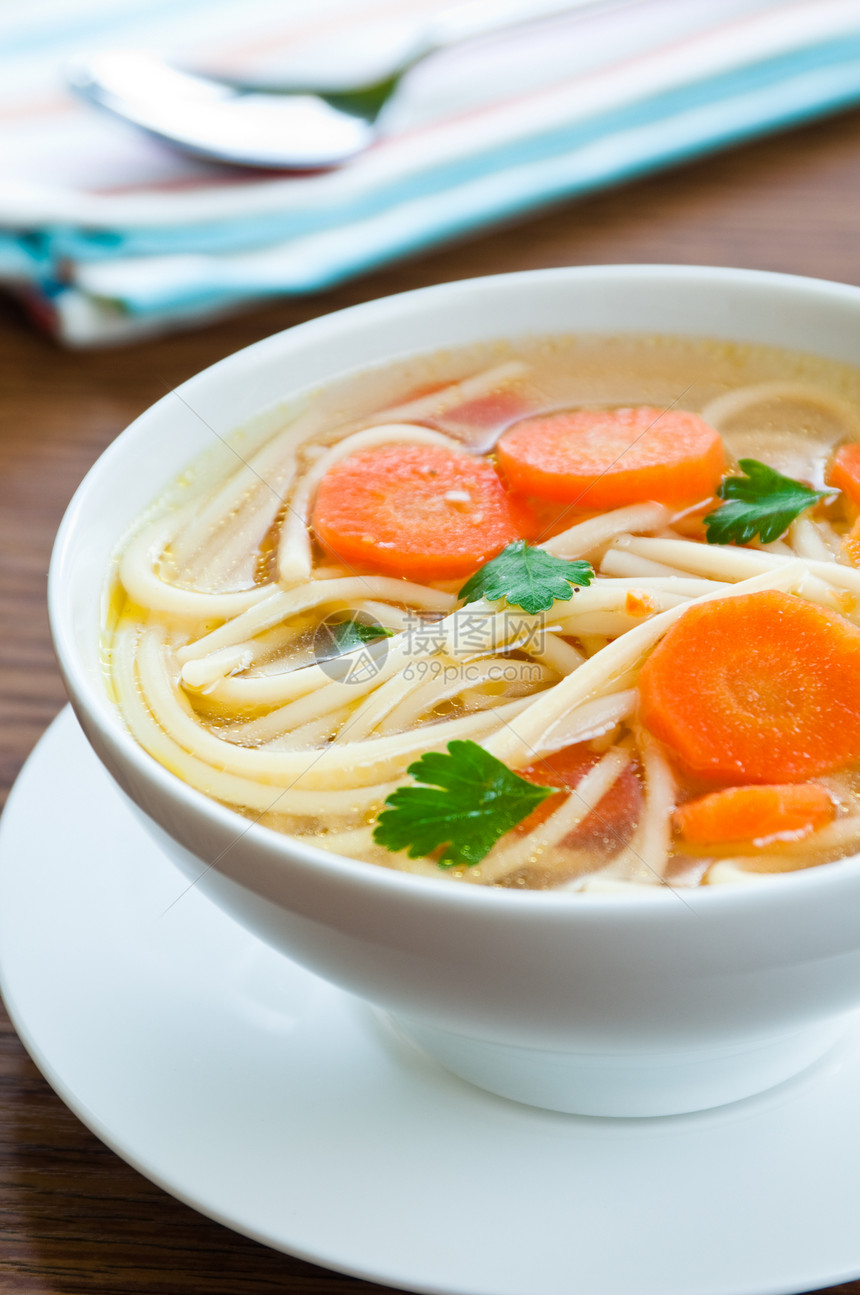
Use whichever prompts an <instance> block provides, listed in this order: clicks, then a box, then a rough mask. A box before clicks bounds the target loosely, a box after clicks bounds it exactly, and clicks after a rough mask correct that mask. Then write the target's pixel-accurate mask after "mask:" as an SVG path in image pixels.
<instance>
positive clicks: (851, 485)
mask: <svg viewBox="0 0 860 1295" xmlns="http://www.w3.org/2000/svg"><path fill="white" fill-rule="evenodd" d="M827 484H828V485H829V486H835V487H836V489H837V490H841V491H843V493H844V494H846V495H847V496H848V498H849V499H850V500H851V502H852V504H856V505H857V506H858V507H860V442H856V441H855V442H854V443H853V444H851V445H840V447H839V449H838V450H837V451H836V454H835V455H834V456H833V460H832V462H831V464H830V468H829V470H828V472H827Z"/></svg>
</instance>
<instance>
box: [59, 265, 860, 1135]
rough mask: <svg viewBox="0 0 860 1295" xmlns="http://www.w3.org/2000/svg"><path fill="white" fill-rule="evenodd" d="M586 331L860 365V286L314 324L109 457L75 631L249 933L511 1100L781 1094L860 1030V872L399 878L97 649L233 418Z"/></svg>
mask: <svg viewBox="0 0 860 1295" xmlns="http://www.w3.org/2000/svg"><path fill="white" fill-rule="evenodd" d="M577 331H580V332H586V331H597V332H616V333H617V332H644V333H671V334H689V335H698V336H710V337H721V338H731V339H735V340H738V341H744V342H761V343H767V344H772V345H776V346H783V347H788V348H792V349H801V350H805V351H809V352H813V353H816V354H819V355H823V356H828V357H830V358H833V359H836V360H840V361H845V362H852V361H856V357H857V355H858V354H860V290H858V289H856V288H850V287H845V286H842V285H839V284H833V283H825V282H820V281H814V280H808V279H796V278H790V277H787V276H783V275H771V274H763V273H757V272H752V271H745V270H719V269H701V268H687V267H678V266H672V267H661V266H610V267H597V266H594V267H583V268H577V269H563V270H549V271H541V272H537V273H528V274H517V275H508V276H503V277H498V278H485V279H477V280H473V281H469V282H461V283H454V284H448V285H445V286H441V287H436V288H428V289H424V290H422V291H419V292H412V293H407V294H406V295H404V296H400V297H392V298H389V299H387V300H384V301H377V302H373V303H370V304H368V305H363V306H357V307H354V308H353V309H351V310H346V311H343V312H341V313H338V314H334V315H329V316H326V317H324V318H321V319H316V320H314V321H313V322H311V323H307V324H303V325H301V326H299V327H297V328H293V329H290V330H288V331H287V332H285V333H281V334H279V335H278V336H276V337H271V338H269V339H268V340H266V341H264V342H260V343H258V344H257V345H255V346H251V347H249V348H248V349H247V350H245V351H241V352H239V354H237V355H233V356H231V357H230V358H229V359H226V360H223V361H222V362H221V363H219V364H216V365H215V366H214V367H213V368H211V369H207V370H206V372H204V373H202V374H199V375H198V376H197V377H195V378H192V379H191V380H190V381H189V382H187V383H185V384H184V385H183V387H181V388H180V392H181V397H182V399H181V400H179V399H177V398H176V396H173V395H170V396H166V397H165V398H164V399H163V400H160V401H159V402H158V404H156V405H154V406H153V408H151V409H149V410H148V411H147V412H146V413H145V414H143V415H142V416H141V417H140V418H138V419H137V420H136V421H135V422H134V423H133V424H132V425H131V426H130V427H129V428H128V429H127V430H126V431H125V432H124V433H123V434H122V436H120V437H119V438H118V439H117V441H116V442H115V443H114V444H113V445H112V446H111V447H110V449H109V450H108V451H107V452H106V453H105V454H104V455H103V456H102V457H101V459H100V460H99V461H98V463H97V464H96V465H95V467H94V468H93V469H92V471H91V472H90V473H89V475H88V476H87V478H86V479H85V481H84V482H83V484H82V485H81V487H80V489H79V490H78V492H77V494H76V495H75V497H74V499H73V501H72V503H71V505H70V507H69V510H68V512H67V514H66V517H65V519H64V521H63V524H62V526H61V529H60V532H59V535H58V537H57V543H56V548H55V552H54V557H53V562H52V566H51V576H50V613H51V622H52V627H53V633H54V639H55V644H56V649H57V653H58V656H59V660H60V665H61V668H62V671H63V674H64V677H65V680H66V684H67V687H68V690H69V695H70V697H71V699H72V704H73V706H74V708H75V711H76V712H77V715H78V718H79V720H80V722H81V724H82V726H83V728H84V730H85V732H86V734H87V736H88V738H89V740H90V742H91V743H92V745H93V747H94V748H95V750H96V751H97V753H98V755H99V756H100V757H101V759H102V761H103V762H104V764H105V765H106V767H107V768H108V770H109V771H110V773H111V774H112V775H113V777H114V779H115V780H116V782H117V783H118V784H119V786H120V787H121V788H122V790H123V791H124V792H125V793H126V795H127V796H128V797H129V798H130V799H131V801H132V802H133V803H134V805H135V806H137V808H138V810H139V812H140V813H141V816H142V818H143V821H144V822H145V823H146V824H147V825H148V826H149V828H150V829H151V831H152V833H153V835H154V837H155V838H156V840H157V841H158V843H159V844H160V846H161V847H162V848H163V849H164V850H165V851H166V852H167V854H169V855H170V857H171V858H172V859H173V860H174V861H175V862H176V863H177V864H178V866H179V867H180V868H181V869H182V871H183V872H184V873H185V875H186V876H187V877H188V878H189V879H193V880H194V882H195V884H196V886H197V888H198V890H200V891H203V892H205V893H206V894H207V895H209V896H210V897H211V898H212V899H213V900H214V901H215V902H216V903H217V904H219V905H221V907H223V908H224V909H225V910H226V911H227V912H229V913H230V914H231V915H232V916H233V917H234V918H235V919H236V920H237V921H238V922H241V923H242V924H243V925H244V926H245V927H247V929H248V930H250V931H252V932H254V933H255V934H256V935H258V936H261V937H262V938H263V939H265V940H267V941H269V942H270V943H271V944H272V945H274V946H275V947H276V948H277V949H279V950H281V951H283V952H284V953H285V954H287V955H288V956H289V957H291V958H294V959H295V960H296V961H297V962H300V963H302V964H303V965H305V966H306V967H309V968H310V969H311V970H312V971H314V972H316V973H317V974H319V975H320V976H323V977H325V978H326V979H327V980H330V981H332V982H334V983H335V984H337V985H339V986H341V987H343V988H344V989H346V990H349V991H350V992H352V993H354V994H357V995H359V996H361V997H362V998H364V999H366V1000H368V1001H369V1002H370V1003H372V1004H375V1005H376V1006H377V1007H380V1008H382V1009H384V1010H385V1011H387V1012H390V1013H392V1014H393V1016H394V1018H395V1019H396V1021H397V1022H398V1024H399V1025H400V1027H401V1029H402V1030H403V1031H404V1032H405V1033H406V1034H407V1035H408V1036H409V1037H410V1038H411V1039H413V1040H414V1041H415V1042H417V1043H418V1044H419V1045H421V1046H422V1047H424V1048H425V1049H427V1050H428V1051H429V1052H431V1053H432V1054H433V1055H435V1056H436V1057H437V1058H438V1059H439V1060H440V1061H441V1062H442V1063H443V1064H444V1065H445V1066H447V1067H448V1068H449V1069H451V1070H453V1071H454V1072H455V1073H457V1074H459V1075H461V1076H463V1077H464V1078H466V1079H469V1080H471V1081H473V1082H474V1083H476V1084H479V1085H481V1086H482V1087H485V1088H487V1089H490V1090H491V1091H493V1092H496V1093H500V1094H503V1095H504V1096H508V1097H512V1098H515V1099H517V1100H519V1101H523V1102H529V1103H532V1104H534V1105H538V1106H546V1107H549V1108H552V1109H555V1110H561V1111H571V1112H580V1113H584V1114H597V1115H655V1114H668V1113H675V1112H681V1111H689V1110H697V1109H701V1108H703V1107H708V1106H715V1105H719V1104H721V1103H724V1102H729V1101H733V1100H736V1099H738V1098H742V1097H744V1096H747V1095H749V1094H751V1093H754V1092H758V1091H760V1090H762V1089H764V1088H766V1087H768V1086H770V1085H772V1084H775V1083H777V1082H779V1081H781V1080H783V1079H785V1078H787V1077H788V1076H789V1075H792V1074H794V1073H796V1072H797V1071H799V1070H800V1069H802V1068H803V1067H804V1066H806V1065H808V1064H810V1063H811V1062H812V1061H813V1060H815V1059H816V1058H817V1057H818V1056H819V1055H821V1054H822V1052H823V1051H824V1050H825V1049H826V1048H828V1047H829V1046H830V1044H831V1043H832V1042H833V1040H834V1039H835V1038H836V1037H838V1035H839V1034H840V1032H841V1031H842V1030H843V1029H844V1028H845V1027H846V1024H847V1020H848V1014H849V1013H851V1011H852V1010H853V1009H855V1008H856V1007H857V1006H858V1005H860V860H858V859H856V858H854V859H850V860H844V861H841V862H839V863H833V864H829V865H826V866H824V867H820V868H813V869H810V870H808V871H804V872H800V873H794V874H791V875H788V876H777V877H773V878H771V879H769V880H768V881H767V883H761V884H758V885H747V886H740V887H712V888H707V887H706V888H703V889H699V890H694V891H690V892H685V893H684V894H683V896H681V895H679V894H678V893H677V892H673V891H670V890H657V891H655V893H654V894H653V895H649V896H647V897H642V896H636V897H623V898H621V897H618V896H615V895H612V896H589V897H583V896H578V895H569V894H553V893H549V892H515V891H508V890H487V889H483V888H481V887H477V886H464V885H457V884H455V883H452V882H446V881H445V880H441V879H440V880H439V881H438V882H437V881H435V880H433V879H425V878H420V877H414V876H409V875H405V874H403V873H399V872H394V871H388V870H386V869H382V868H379V867H376V866H374V865H371V864H365V863H361V862H356V861H353V860H348V859H343V858H340V857H337V856H335V855H332V854H329V853H327V852H326V851H324V850H319V849H316V848H314V847H313V846H310V845H307V844H304V843H301V842H299V841H296V840H293V839H291V838H289V837H285V836H281V835H279V834H277V833H275V832H273V831H270V830H269V829H266V828H262V827H259V826H256V825H253V824H249V823H248V821H247V820H246V819H244V818H242V817H240V816H239V815H238V814H236V813H234V812H232V811H231V810H229V809H226V808H224V807H223V806H221V805H219V804H217V803H215V802H214V801H211V800H209V799H207V798H206V797H205V796H204V795H202V794H201V793H199V792H197V791H195V790H194V789H192V788H191V787H188V786H186V785H185V784H184V783H183V782H181V781H180V780H179V779H178V778H176V777H175V776H174V775H173V774H171V773H170V772H169V771H168V770H167V769H165V768H163V767H162V766H161V765H159V764H158V763H157V762H156V761H155V760H153V759H152V758H151V757H150V756H149V755H147V753H146V752H145V751H143V750H142V749H141V748H140V747H139V746H138V745H137V744H136V742H135V741H134V740H133V739H132V738H131V737H130V736H129V734H128V733H127V731H126V729H125V727H124V725H123V721H122V719H121V718H120V716H119V714H118V712H117V710H116V709H115V707H114V705H113V704H112V702H111V701H110V699H109V698H108V696H107V694H106V692H105V688H104V683H103V676H102V672H101V668H100V663H99V637H100V625H101V604H102V595H103V590H104V585H105V573H106V569H107V564H108V560H109V557H110V555H111V554H112V552H113V551H114V549H115V548H116V545H117V544H118V542H119V540H120V539H121V537H122V536H123V534H124V533H125V531H126V530H127V528H128V527H129V525H130V524H131V523H132V521H133V520H134V518H135V517H136V516H137V514H139V513H140V512H141V511H142V510H143V509H144V508H145V507H146V506H147V505H148V504H149V503H150V501H151V500H152V499H153V498H154V497H155V496H156V495H157V494H158V493H159V492H160V491H161V490H162V489H163V487H164V486H165V485H166V484H168V483H169V482H170V481H171V480H172V479H173V478H174V477H176V476H177V475H178V473H179V472H180V470H181V469H182V468H183V467H184V466H185V465H186V464H187V463H188V461H189V460H191V459H193V458H194V457H195V456H196V455H197V454H198V453H200V452H201V451H202V450H204V449H207V448H209V446H210V445H211V442H212V435H213V430H212V429H214V431H215V432H217V433H218V434H219V435H222V436H223V435H227V434H229V432H230V431H231V429H233V428H235V427H238V426H239V425H241V424H242V423H244V422H246V421H247V420H248V419H249V418H251V417H252V416H253V415H255V414H257V413H259V412H260V411H261V410H264V409H266V408H267V407H269V406H272V405H274V404H276V403H278V402H280V401H282V400H283V399H284V398H285V397H286V396H290V395H292V394H294V393H295V392H297V391H298V390H299V389H300V388H303V387H306V386H317V385H319V384H320V383H322V382H325V381H326V380H328V379H330V378H333V377H335V376H337V375H339V374H341V373H343V372H344V371H346V370H348V369H352V368H354V367H357V366H358V367H360V366H364V365H369V364H374V363H378V362H380V361H382V360H385V359H386V358H397V357H403V356H405V355H408V354H410V353H416V352H424V351H429V352H432V351H434V350H438V349H440V348H443V347H444V348H448V347H452V346H457V345H461V344H468V343H471V342H475V341H479V340H482V339H492V338H495V337H498V336H501V335H505V334H507V335H509V336H518V335H523V334H529V333H532V334H536V333H555V332H562V333H564V332H577ZM191 411H194V412H193V413H192V412H191ZM93 812H94V813H97V812H98V810H97V807H94V811H93Z"/></svg>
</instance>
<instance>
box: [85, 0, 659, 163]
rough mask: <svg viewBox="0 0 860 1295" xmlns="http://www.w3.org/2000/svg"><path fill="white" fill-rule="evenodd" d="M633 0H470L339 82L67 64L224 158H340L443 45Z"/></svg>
mask: <svg viewBox="0 0 860 1295" xmlns="http://www.w3.org/2000/svg"><path fill="white" fill-rule="evenodd" d="M635 2H636V0H470V3H467V4H463V5H460V6H458V7H457V8H454V9H449V10H448V11H446V12H444V13H442V14H440V15H438V17H437V18H435V19H434V20H433V22H432V23H430V24H428V25H426V26H424V27H422V28H420V29H416V30H414V31H413V32H411V33H409V34H408V35H407V36H406V37H405V38H404V39H403V40H401V41H400V42H399V48H397V49H395V50H393V51H392V50H389V51H387V54H386V56H387V59H388V65H387V67H385V68H384V69H383V70H380V69H379V68H378V67H377V68H376V69H374V71H373V73H372V74H371V75H370V77H368V75H367V74H365V76H364V77H362V78H361V79H360V80H359V81H358V83H357V84H353V85H338V86H336V87H333V88H320V87H314V88H311V87H306V86H297V87H289V86H284V85H275V86H273V85H271V84H265V85H260V84H257V85H254V86H250V85H248V84H247V83H241V82H238V83H232V82H228V81H226V80H223V79H219V80H216V79H213V78H211V77H204V76H198V75H196V74H193V73H191V72H184V71H180V70H179V69H178V68H175V67H172V66H171V65H170V64H169V63H167V62H165V61H164V60H163V59H162V58H160V57H158V56H157V55H154V54H149V53H144V52H141V51H134V50H117V51H103V52H100V53H96V54H93V55H90V56H89V57H82V58H78V59H76V60H75V61H74V62H73V63H72V64H70V66H69V67H68V68H67V79H68V84H69V87H70V89H72V90H74V91H75V93H76V94H78V95H80V96H82V97H83V98H84V99H86V100H87V101H89V102H90V103H93V104H95V105H97V106H98V107H99V108H102V109H104V110H105V111H107V112H110V113H112V114H113V115H114V116H116V117H121V118H122V119H123V120H124V121H127V122H130V123H131V124H132V125H134V126H137V127H139V128H140V129H141V130H144V131H146V132H147V134H149V135H154V136H155V137H156V138H157V139H160V140H164V141H166V142H167V143H169V144H173V145H174V146H176V147H178V148H180V149H182V151H184V152H187V153H191V154H193V155H194V156H197V157H204V158H208V159H212V160H214V161H218V162H230V163H233V164H237V165H240V166H249V167H260V168H264V169H265V168H267V169H272V170H297V171H311V170H319V169H323V168H327V167H335V166H341V165H343V163H345V162H348V161H349V160H350V159H351V158H353V157H355V156H356V155H357V154H359V153H361V152H363V151H364V150H365V149H366V148H368V147H369V146H370V145H371V144H372V143H373V141H374V140H375V139H376V138H377V137H378V135H379V134H380V133H381V124H382V123H381V117H382V113H383V109H384V108H385V106H386V104H387V103H388V102H389V101H390V99H391V98H392V96H393V95H394V94H395V92H396V91H397V88H398V86H399V84H400V82H401V80H402V78H403V77H404V75H405V74H406V73H407V72H408V71H409V70H410V69H411V68H413V67H415V65H416V64H417V63H419V62H421V60H422V59H424V58H427V57H428V56H429V55H430V54H434V53H436V52H437V51H439V50H442V49H446V48H448V47H449V46H451V45H455V44H459V43H460V42H462V41H466V40H472V39H474V38H475V37H479V36H483V35H489V34H492V33H494V32H497V31H502V30H504V29H505V28H507V27H512V26H518V25H521V24H525V23H530V22H536V21H538V20H540V19H542V18H549V17H552V16H554V15H557V14H564V13H568V12H571V11H573V10H577V9H583V10H585V9H595V8H607V7H617V6H619V5H620V6H622V7H623V5H624V4H629V3H635Z"/></svg>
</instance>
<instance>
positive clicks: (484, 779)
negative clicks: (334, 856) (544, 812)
mask: <svg viewBox="0 0 860 1295" xmlns="http://www.w3.org/2000/svg"><path fill="white" fill-rule="evenodd" d="M407 772H408V773H410V774H411V775H412V777H413V778H414V779H415V780H416V782H423V783H426V784H428V785H427V786H425V787H398V789H397V791H394V792H392V793H391V795H390V796H389V797H388V799H387V800H386V802H385V804H386V805H387V806H388V808H387V809H385V810H383V812H382V813H381V814H380V815H379V819H378V821H377V825H376V828H375V830H374V833H373V839H374V841H376V842H377V843H378V844H379V845H383V846H385V848H386V850H406V851H407V853H408V855H409V857H410V859H417V858H419V857H420V856H421V855H425V854H430V853H431V851H433V850H435V849H436V848H437V846H440V845H447V848H446V850H445V853H444V854H443V855H442V857H441V859H440V860H439V866H440V867H441V868H451V867H453V866H454V865H455V864H458V863H465V864H468V865H469V866H470V867H471V866H472V865H473V864H476V863H480V862H481V860H482V859H483V858H484V856H485V855H487V854H489V852H490V850H491V849H492V848H493V846H494V845H495V844H496V841H498V839H499V837H501V836H504V834H505V833H506V832H509V831H510V830H511V828H512V827H516V825H517V823H519V822H521V821H522V820H523V819H524V818H525V817H526V816H527V815H528V814H530V813H531V812H532V810H533V809H534V808H535V806H536V805H539V804H540V803H541V801H542V800H545V799H546V798H547V796H551V795H552V794H553V791H554V790H556V789H555V788H553V787H538V786H537V785H536V784H535V783H533V782H527V781H526V779H525V778H521V777H520V776H519V774H517V773H513V772H512V771H511V770H510V769H509V768H508V766H507V765H506V764H502V762H501V760H497V759H496V757H495V756H493V755H489V754H488V752H486V751H485V750H484V749H483V747H480V746H478V744H477V743H476V742H449V743H448V754H447V755H445V754H444V753H443V752H440V751H430V752H428V753H427V754H426V755H422V756H421V759H420V760H416V762H415V763H414V764H411V765H410V766H409V769H408V770H407Z"/></svg>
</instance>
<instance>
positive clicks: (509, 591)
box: [457, 540, 594, 613]
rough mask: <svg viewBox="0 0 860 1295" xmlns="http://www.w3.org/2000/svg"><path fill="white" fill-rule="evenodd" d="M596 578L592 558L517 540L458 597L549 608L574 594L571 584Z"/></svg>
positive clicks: (532, 608) (541, 609)
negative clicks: (563, 554) (559, 554)
mask: <svg viewBox="0 0 860 1295" xmlns="http://www.w3.org/2000/svg"><path fill="white" fill-rule="evenodd" d="M593 579H594V568H593V567H592V565H591V563H590V562H570V561H569V560H568V559H567V558H557V557H555V555H554V554H552V553H547V552H546V550H545V549H538V548H533V547H532V545H531V544H527V543H526V542H525V540H514V542H513V543H512V544H509V545H508V546H507V548H504V549H502V551H501V553H500V554H499V555H498V557H495V558H492V559H491V561H489V562H486V563H485V564H484V566H482V567H481V568H480V570H479V571H476V572H475V574H474V575H473V576H472V578H471V580H467V581H466V583H465V584H464V585H463V588H462V589H461V590H460V592H459V594H458V595H457V597H458V598H462V599H463V600H464V601H465V602H467V603H473V602H477V600H478V599H479V598H486V599H488V601H489V602H495V601H496V600H497V599H499V598H504V599H506V600H507V602H508V603H509V604H511V605H512V606H516V607H522V609H523V611H525V612H531V613H534V612H545V611H548V610H549V608H550V607H552V605H553V603H554V602H555V601H556V599H558V600H559V601H561V602H566V601H567V600H568V599H569V598H572V597H573V589H572V588H571V585H590V584H591V582H592V580H593Z"/></svg>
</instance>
